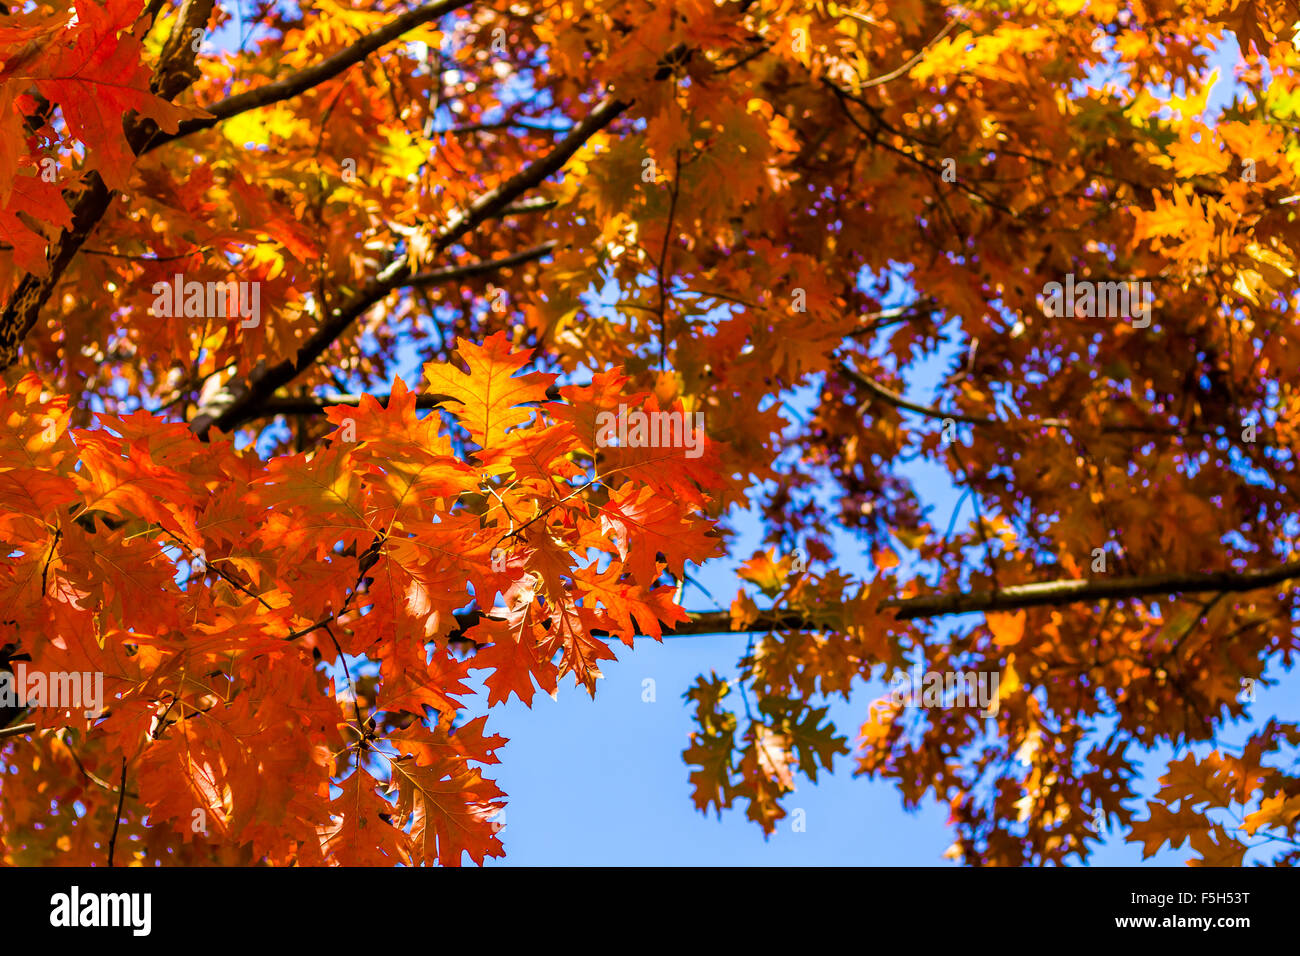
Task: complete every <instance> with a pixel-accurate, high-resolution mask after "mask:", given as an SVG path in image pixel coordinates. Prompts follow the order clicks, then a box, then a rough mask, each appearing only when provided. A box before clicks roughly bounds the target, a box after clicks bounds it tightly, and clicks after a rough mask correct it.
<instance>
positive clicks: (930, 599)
mask: <svg viewBox="0 0 1300 956" xmlns="http://www.w3.org/2000/svg"><path fill="white" fill-rule="evenodd" d="M1296 578H1300V561H1295V562H1292V563H1290V564H1283V565H1279V566H1278V567H1276V568H1264V569H1260V570H1250V571H1215V572H1212V573H1209V574H1153V575H1148V576H1145V577H1131V578H1089V579H1083V580H1065V581H1043V582H1040V583H1036V584H1017V585H1015V586H1013V587H1009V588H1003V589H1002V590H1000V591H971V592H969V593H960V592H959V593H954V594H927V595H923V596H921V597H911V598H890V599H889V600H886V601H884V602H883V604H882V605H881V606H882V607H883V608H887V609H891V610H894V611H896V612H897V615H898V619H899V620H902V621H910V620H918V619H921V618H932V617H944V616H946V615H949V614H971V613H979V612H983V613H988V612H999V611H1017V610H1021V609H1023V608H1029V607H1041V606H1043V605H1052V606H1055V607H1059V606H1061V605H1066V604H1092V603H1095V602H1097V601H1102V600H1112V601H1113V600H1120V599H1124V598H1136V597H1151V596H1155V595H1170V594H1207V593H1210V592H1218V593H1240V592H1243V591H1257V590H1260V589H1261V588H1266V587H1270V586H1272V585H1275V584H1281V583H1283V582H1285V581H1291V580H1295V579H1296ZM809 626H810V625H809V623H808V621H806V620H805V619H804V618H803V617H802V616H801V615H797V614H767V615H765V616H764V617H763V618H762V619H760V622H759V623H757V624H755V625H754V628H755V629H757V630H767V629H768V628H769V627H775V628H778V629H786V630H795V629H800V628H807V627H809ZM730 630H731V615H730V614H729V613H727V612H726V611H697V612H693V613H692V614H691V620H690V621H689V622H688V623H684V624H679V625H678V626H677V628H676V630H675V631H674V632H673V633H675V634H712V633H719V632H725V631H730Z"/></svg>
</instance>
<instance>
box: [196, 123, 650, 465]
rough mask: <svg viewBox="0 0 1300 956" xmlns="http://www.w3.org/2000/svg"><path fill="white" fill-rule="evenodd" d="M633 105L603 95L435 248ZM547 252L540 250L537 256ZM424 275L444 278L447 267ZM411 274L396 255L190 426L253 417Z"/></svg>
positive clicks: (556, 166)
mask: <svg viewBox="0 0 1300 956" xmlns="http://www.w3.org/2000/svg"><path fill="white" fill-rule="evenodd" d="M630 105H631V104H629V103H624V102H622V101H620V100H616V99H613V98H606V99H604V100H602V101H601V102H600V104H599V105H597V106H596V107H595V109H593V110H592V111H591V113H589V114H588V115H587V117H586V118H585V119H584V120H583V121H582V122H581V123H579V124H578V125H577V126H576V127H575V128H574V130H573V132H572V133H570V134H569V135H568V136H566V137H565V138H564V139H563V140H562V141H560V142H559V143H558V144H556V146H555V148H554V149H552V150H551V151H550V152H549V153H547V154H546V155H545V156H544V157H542V158H541V159H539V160H537V161H536V162H533V163H530V164H529V165H527V166H525V167H524V168H523V169H522V170H520V171H519V172H518V173H516V174H515V175H514V176H512V177H510V179H508V180H506V182H504V183H502V184H501V185H499V186H497V187H496V188H494V189H490V190H488V191H487V192H485V193H483V194H482V195H480V196H479V197H478V198H477V199H475V200H474V201H473V202H472V203H471V204H470V205H469V206H468V208H466V209H465V210H463V211H460V210H458V211H456V212H454V213H453V214H452V215H451V217H450V218H449V219H448V222H447V224H446V225H445V226H444V227H443V228H442V230H441V231H440V232H439V233H438V235H437V237H436V238H435V239H434V242H433V244H432V246H433V251H434V252H435V253H436V252H443V251H445V250H446V249H447V248H448V247H450V246H451V245H453V244H454V243H455V242H456V241H457V240H458V239H460V238H461V237H462V236H464V235H466V234H467V233H469V232H472V231H473V230H474V229H476V228H478V226H479V225H481V224H482V223H484V222H486V221H488V220H489V219H492V218H494V217H495V216H497V215H499V214H501V212H502V211H503V210H505V209H507V208H508V207H509V206H510V204H511V203H512V202H514V201H515V199H517V198H518V197H519V196H520V194H521V193H523V192H525V191H526V190H528V189H531V188H532V187H534V186H536V185H537V184H538V183H540V182H542V181H543V180H545V179H546V178H548V177H549V176H551V175H552V174H554V173H556V172H558V171H559V170H560V169H561V168H562V167H563V166H564V164H565V163H566V162H568V160H569V158H570V157H571V156H572V155H573V154H574V153H576V152H577V151H578V150H579V149H580V148H581V147H582V146H583V144H584V143H586V142H587V140H588V139H590V138H591V137H592V136H593V135H595V133H597V132H598V131H599V130H601V129H603V128H604V127H605V126H607V125H608V124H609V123H611V122H612V121H613V120H614V118H615V117H617V116H618V115H619V114H620V113H622V112H623V111H624V110H626V109H627V108H628V106H630ZM538 248H540V247H538ZM535 251H536V250H535V249H534V250H530V252H535ZM527 254H528V253H518V254H517V255H521V256H523V255H527ZM542 254H544V253H540V252H539V253H537V255H538V256H540V255H542ZM421 275H424V276H428V275H442V276H444V277H445V276H446V275H447V272H446V271H443V272H441V273H422V274H421ZM411 278H412V275H411V267H410V264H409V262H408V261H407V259H406V257H405V256H399V257H397V258H395V259H393V260H392V261H391V262H390V263H389V264H388V265H387V266H386V267H385V268H384V270H383V271H382V272H380V273H379V275H377V276H376V277H375V278H374V279H372V280H371V281H370V282H369V283H368V284H367V285H366V287H365V288H364V289H362V290H361V291H360V292H359V293H357V294H356V295H355V296H353V297H352V298H351V299H349V300H348V301H347V302H345V303H343V304H342V305H340V306H338V307H337V308H335V309H334V310H333V312H332V313H331V314H330V316H329V317H328V318H327V319H326V320H325V322H323V323H322V324H321V326H320V328H318V329H317V330H316V331H315V332H314V333H313V334H312V336H311V338H309V339H308V340H307V342H306V343H305V344H304V345H303V347H302V348H300V349H299V350H298V354H297V355H296V356H295V357H294V359H292V360H288V359H286V360H285V361H283V362H281V363H280V364H279V365H276V366H274V367H273V368H270V369H267V370H265V371H264V372H262V373H261V374H258V375H255V376H254V377H253V380H252V381H251V382H250V383H249V384H248V386H246V387H243V388H239V387H237V389H238V390H232V391H226V390H223V391H222V393H221V394H220V395H219V396H218V397H217V399H216V400H214V402H213V403H212V404H210V405H209V406H207V407H205V408H202V409H200V410H199V413H198V414H197V415H196V416H195V418H194V420H193V421H192V422H191V423H190V429H191V430H192V431H193V432H194V433H195V434H196V435H198V436H199V437H200V438H202V439H205V440H206V438H207V435H208V431H209V430H210V429H211V428H213V427H214V426H215V427H216V428H217V429H219V430H220V431H225V432H228V431H230V430H231V429H233V428H235V427H237V426H238V425H240V424H241V423H243V422H245V421H248V420H249V419H250V418H252V417H254V414H255V409H257V408H258V407H260V406H261V405H262V403H263V402H265V401H266V399H268V398H270V397H271V395H272V394H273V393H274V392H275V391H276V390H277V389H279V388H282V387H283V386H285V385H287V384H289V383H290V382H292V381H293V380H294V379H295V378H296V377H297V376H298V375H300V374H301V373H302V372H303V371H304V370H305V369H307V368H308V367H309V366H311V364H312V363H313V362H315V361H316V359H317V358H318V357H319V356H320V355H321V354H322V353H324V352H325V350H326V349H328V348H329V347H330V346H331V345H333V344H334V342H335V341H336V340H337V339H338V338H339V336H341V335H342V334H343V333H344V332H345V331H346V330H347V329H348V327H349V326H350V325H351V324H352V323H353V322H354V321H355V320H356V319H357V318H358V317H359V316H361V315H363V314H364V313H365V312H366V311H367V310H369V309H370V308H371V307H372V306H374V305H376V304H378V303H379V302H381V301H383V299H384V298H385V297H387V296H388V294H389V293H390V292H393V291H394V290H396V289H399V288H401V287H403V286H405V285H407V284H408V283H409V282H410V281H411ZM431 281H432V280H431Z"/></svg>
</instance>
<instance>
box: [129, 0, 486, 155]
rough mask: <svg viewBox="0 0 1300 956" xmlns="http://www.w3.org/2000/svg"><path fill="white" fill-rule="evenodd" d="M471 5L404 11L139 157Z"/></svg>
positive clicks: (224, 104) (298, 88) (450, 0)
mask: <svg viewBox="0 0 1300 956" xmlns="http://www.w3.org/2000/svg"><path fill="white" fill-rule="evenodd" d="M472 2H473V0H440V2H438V3H430V4H426V5H425V6H422V7H418V8H416V9H415V10H408V11H407V12H406V13H403V14H402V15H401V16H399V17H396V18H395V19H393V20H392V22H390V23H387V24H385V25H384V26H382V27H380V28H379V29H378V30H376V31H375V32H374V33H371V34H369V35H368V36H364V37H362V38H361V39H360V40H358V41H357V42H356V43H354V44H352V46H350V47H348V48H347V49H344V50H340V51H338V52H337V53H335V54H333V55H332V56H327V57H326V58H325V59H323V60H321V61H320V62H319V63H317V64H315V65H313V66H309V67H307V68H306V69H304V70H299V71H298V72H297V73H294V74H293V75H291V76H286V77H284V78H283V79H280V80H276V81H275V82H274V83H268V84H267V85H266V86H259V87H257V88H256V89H252V90H247V91H245V92H243V93H238V94H236V95H234V96H228V97H226V98H225V99H224V100H222V101H221V102H219V103H216V104H214V105H212V106H209V107H206V110H207V112H208V113H211V114H212V115H211V116H210V117H205V118H203V119H192V120H186V121H185V122H184V123H181V124H180V128H179V129H177V131H176V132H175V133H170V134H167V135H164V136H157V137H155V138H154V139H153V140H151V141H150V142H149V144H148V145H147V146H146V147H145V148H144V149H143V150H142V151H141V155H143V153H147V152H150V151H151V150H154V149H157V148H158V147H159V146H163V145H165V144H167V143H171V142H174V141H175V140H178V139H180V138H181V137H183V136H188V135H190V134H191V133H197V132H199V131H200V130H205V129H211V128H212V127H213V126H216V125H217V124H218V123H220V122H221V121H222V120H225V119H230V118H231V117H232V116H238V115H239V114H240V113H247V112H248V111H249V110H255V109H259V108H261V107H263V106H270V105H271V104H273V103H279V102H281V101H282V100H287V99H292V98H293V97H295V96H297V95H298V94H300V93H305V92H306V91H307V90H310V89H312V88H313V87H316V86H319V85H320V84H322V83H324V82H326V81H327V80H332V79H333V78H334V77H336V76H338V75H339V74H340V73H342V72H343V71H344V70H346V69H348V68H349V67H352V66H355V65H356V64H358V63H360V62H361V61H362V60H364V59H365V58H366V57H368V56H370V54H372V53H374V52H375V51H376V50H378V49H379V48H380V47H383V46H387V45H388V44H389V43H391V42H392V41H393V40H396V39H397V38H398V37H400V36H401V35H402V34H403V33H407V32H409V31H411V30H414V29H415V28H416V27H418V26H422V25H423V24H426V23H428V22H429V21H431V20H436V19H438V18H439V17H441V16H442V15H443V14H446V13H451V12H452V11H453V10H458V9H460V8H461V7H467V6H469V5H470V4H471V3H472Z"/></svg>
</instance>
